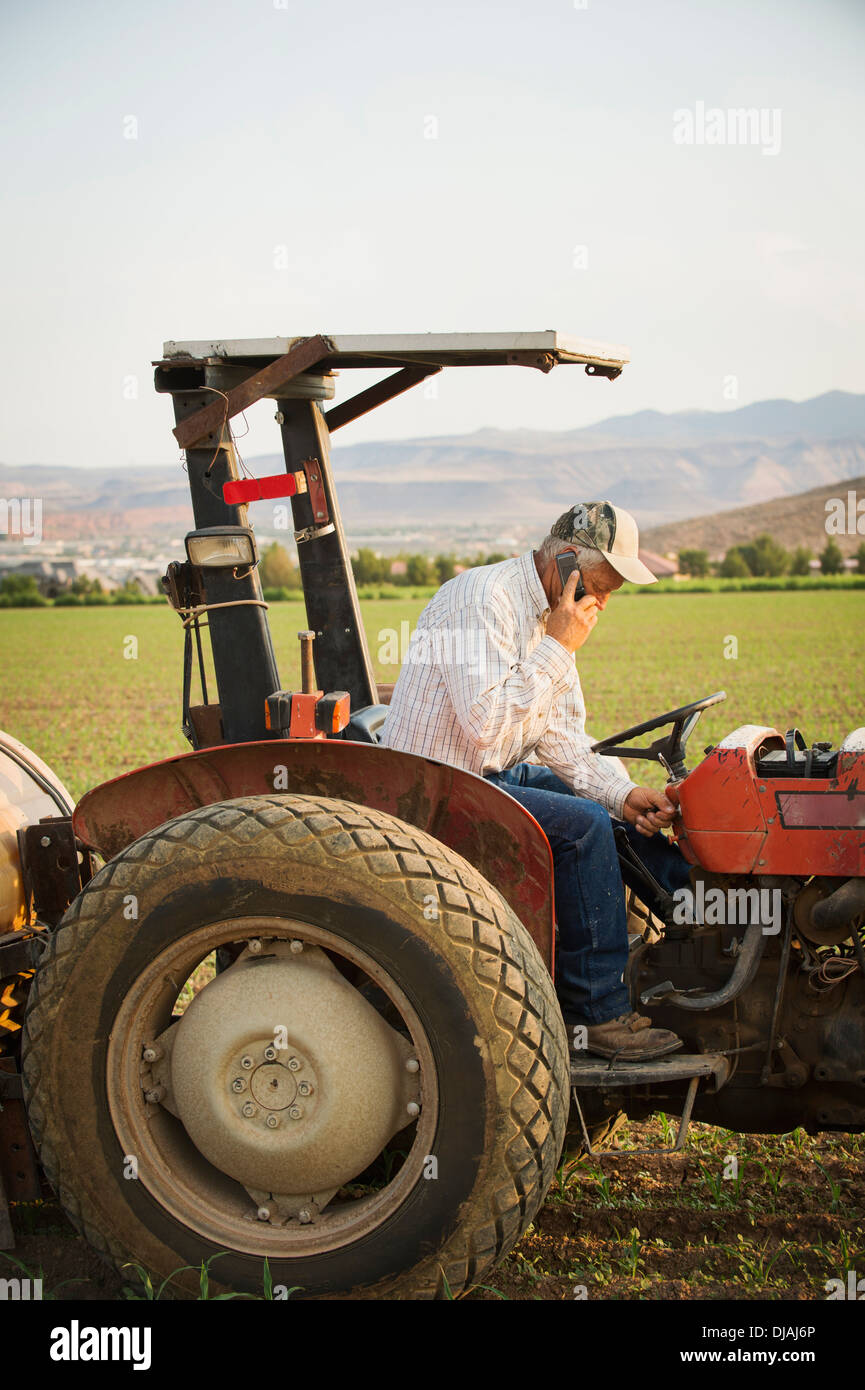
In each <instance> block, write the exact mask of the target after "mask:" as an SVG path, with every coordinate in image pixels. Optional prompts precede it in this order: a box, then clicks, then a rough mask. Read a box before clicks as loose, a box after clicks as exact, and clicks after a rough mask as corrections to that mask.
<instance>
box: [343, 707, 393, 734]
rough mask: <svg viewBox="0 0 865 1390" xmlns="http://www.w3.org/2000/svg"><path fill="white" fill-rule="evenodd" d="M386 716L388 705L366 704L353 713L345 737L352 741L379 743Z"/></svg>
mask: <svg viewBox="0 0 865 1390" xmlns="http://www.w3.org/2000/svg"><path fill="white" fill-rule="evenodd" d="M386 717H387V705H364V706H363V708H362V709H356V710H355V711H354V713H353V714H352V716H351V718H350V719H349V721H348V727H347V729H346V730H345V733H344V734H343V737H344V738H347V739H350V740H351V742H352V743H378V740H379V734H380V733H381V729H382V725H383V724H384V721H385V718H386Z"/></svg>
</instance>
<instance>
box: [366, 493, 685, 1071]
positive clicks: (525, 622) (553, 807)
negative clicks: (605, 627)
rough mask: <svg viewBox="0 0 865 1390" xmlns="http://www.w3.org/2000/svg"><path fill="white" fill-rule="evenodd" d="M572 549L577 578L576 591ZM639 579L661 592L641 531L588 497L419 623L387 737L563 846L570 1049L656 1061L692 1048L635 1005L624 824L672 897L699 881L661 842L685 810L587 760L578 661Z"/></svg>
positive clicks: (562, 930)
mask: <svg viewBox="0 0 865 1390" xmlns="http://www.w3.org/2000/svg"><path fill="white" fill-rule="evenodd" d="M565 551H573V552H574V554H575V556H576V560H577V565H578V568H577V569H575V570H574V572H573V573H571V574H570V575H569V576H568V578H567V581H566V583H565V584H564V587H563V585H562V581H561V578H560V572H559V565H558V564H557V561H556V556H557V555H559V556H561V555H562V553H563V552H565ZM626 579H627V580H630V581H631V582H632V583H636V584H652V583H654V582H655V578H654V575H653V574H652V573H651V571H650V570H649V569H647V568H646V566H645V565H644V564H643V563H642V561H641V560H640V559H639V558H638V532H637V525H636V522H635V521H634V519H633V517H632V516H631V515H630V513H628V512H626V511H623V510H622V508H621V507H614V506H613V505H612V503H610V502H587V503H585V504H578V505H576V506H574V507H571V508H570V510H569V511H567V512H565V513H564V515H563V516H560V517H559V519H558V521H557V522H556V523H555V525H554V526H553V528H552V530H551V532H550V534H549V535H548V536H547V537H546V538H545V539H544V540H543V541H542V543H541V545H540V547H539V548H538V550H537V551H531V550H529V551H527V552H526V554H524V555H520V556H519V557H517V558H516V559H511V560H504V561H503V562H502V563H501V564H497V565H485V566H481V567H479V568H476V569H469V570H465V571H464V572H463V573H462V574H459V575H457V576H456V578H454V579H451V580H449V581H448V583H446V584H444V585H442V587H441V588H440V589H439V591H438V593H437V594H436V595H435V596H434V598H433V599H431V601H430V602H429V603H428V604H427V606H426V608H425V609H424V611H423V613H422V614H421V616H420V618H419V619H418V624H417V629H416V631H415V633H414V635H413V638H412V643H411V646H410V648H409V652H408V654H407V658H406V661H405V663H404V664H403V667H402V670H401V672H400V676H399V679H398V681H397V683H396V685H395V687H394V691H393V696H392V699H391V703H390V709H389V711H388V715H387V719H386V720H385V724H384V729H383V732H382V737H381V742H382V743H383V744H384V745H386V746H387V747H389V748H398V749H401V750H402V751H404V752H407V753H416V754H420V755H422V756H424V757H427V758H435V759H437V760H438V761H439V762H445V763H452V764H454V765H456V766H458V767H462V768H466V769H468V770H469V771H470V772H476V773H480V774H481V775H482V776H484V777H487V778H488V779H489V780H490V781H491V782H494V783H495V784H496V785H497V786H499V787H501V788H502V790H503V791H506V792H507V793H508V794H509V795H510V796H512V797H514V798H515V799H516V800H517V801H519V802H520V803H521V804H522V805H523V806H525V808H526V809H527V810H528V811H529V812H530V813H531V814H532V815H533V816H534V818H535V820H536V821H538V823H539V824H540V825H541V827H542V828H543V830H544V832H545V833H546V836H547V839H548V840H549V842H550V846H551V848H552V852H553V864H554V880H555V901H556V919H557V926H558V946H557V951H556V990H557V994H558V998H559V1002H560V1004H561V1007H562V1013H563V1015H564V1019H565V1023H566V1024H567V1026H568V1032H569V1035H570V1036H571V1039H572V1046H574V1047H576V1048H580V1047H582V1048H584V1049H585V1050H587V1051H588V1052H590V1053H594V1054H597V1055H599V1056H602V1057H612V1056H618V1057H621V1058H623V1059H627V1060H630V1061H649V1060H651V1059H653V1058H656V1057H661V1056H664V1055H665V1054H666V1053H668V1052H673V1051H675V1050H676V1048H679V1047H681V1046H682V1043H681V1040H680V1039H679V1038H678V1037H677V1036H676V1034H675V1033H672V1032H669V1031H668V1030H666V1029H659V1028H653V1027H652V1026H651V1020H650V1019H648V1018H646V1017H645V1016H642V1015H640V1014H637V1013H634V1012H633V1011H632V1010H631V1007H630V1000H629V998H628V993H627V990H626V987H625V984H624V981H623V975H624V970H625V965H626V963H627V956H628V933H627V919H626V912H625V895H624V887H623V883H622V876H621V872H620V868H619V860H618V855H617V851H616V843H615V838H614V827H615V826H617V825H622V824H624V826H625V829H626V832H627V834H628V837H629V839H631V840H632V842H634V843H635V844H638V845H639V846H640V848H639V854H640V858H641V859H642V861H643V863H644V864H645V865H646V867H647V868H648V869H649V870H650V872H651V873H652V874H653V875H654V877H655V879H656V880H657V881H658V882H659V883H660V884H661V886H662V887H663V888H665V889H666V890H667V892H670V893H672V892H674V891H675V889H676V888H679V887H684V886H686V885H687V884H688V882H689V875H688V868H687V865H686V864H685V861H684V859H683V857H682V855H681V854H680V853H679V851H678V850H677V849H676V847H675V846H674V845H672V844H671V843H670V842H669V841H668V840H667V839H666V838H665V836H664V835H663V834H661V833H660V832H661V830H662V828H663V827H665V826H668V825H670V824H671V822H672V820H673V817H674V815H675V807H674V806H672V805H671V804H670V802H669V801H668V800H667V799H666V797H665V796H664V794H663V793H662V792H657V791H654V790H653V789H652V788H651V787H641V786H638V785H637V784H636V783H634V782H632V781H631V780H630V779H629V778H628V777H627V776H626V775H625V773H624V768H623V766H622V764H621V763H620V762H618V760H616V759H614V758H605V757H602V756H600V755H599V754H596V753H592V752H591V751H590V745H591V742H592V740H591V738H590V737H589V736H588V735H587V734H586V731H585V720H586V709H585V703H584V700H583V692H582V689H581V687H580V680H579V676H578V674H577V670H576V666H575V663H574V653H575V652H576V651H577V650H578V648H580V647H581V646H582V645H583V643H584V642H586V641H587V640H588V638H589V637H590V636H591V633H592V629H593V628H594V627H595V625H596V623H597V621H598V617H599V615H600V614H601V613H602V612H603V610H604V609H605V608H606V606H607V603H608V601H609V598H610V595H611V594H612V593H613V592H614V590H616V589H618V588H619V587H620V586H621V585H622V583H623V582H624V580H626ZM578 583H580V584H581V587H582V588H583V589H584V594H583V596H582V597H576V596H575V591H576V589H577V585H578Z"/></svg>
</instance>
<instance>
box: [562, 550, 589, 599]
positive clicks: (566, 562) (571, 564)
mask: <svg viewBox="0 0 865 1390" xmlns="http://www.w3.org/2000/svg"><path fill="white" fill-rule="evenodd" d="M556 568H557V569H558V571H559V579H561V581H562V588H563V589H564V587H565V585H566V584H567V582H568V580H569V579H570V577H571V575H572V574H573V572H574V570H576V571H577V574H580V567H579V565H578V564H577V557H576V555H575V554H574V552H573V551H572V550H562V551H560V552H559V554H558V555H557V556H556ZM585 594H586V586H585V584H584V583H583V576H582V575H581V574H580V577H579V579H578V581H577V587H576V589H575V590H574V603H577V602H578V601H579V600H580V599H581V598H585Z"/></svg>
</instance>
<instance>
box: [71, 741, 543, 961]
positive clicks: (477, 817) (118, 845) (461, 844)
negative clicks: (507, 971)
mask: <svg viewBox="0 0 865 1390" xmlns="http://www.w3.org/2000/svg"><path fill="white" fill-rule="evenodd" d="M274 792H277V793H279V792H293V793H295V794H298V795H301V796H328V797H336V798H339V799H341V800H344V801H353V802H355V803H356V804H357V805H359V806H369V807H370V808H371V809H373V810H376V811H387V812H389V813H390V814H391V815H394V816H399V818H400V819H401V820H404V821H407V822H408V823H409V825H414V826H417V828H418V829H419V830H425V831H426V832H427V833H428V834H430V835H432V836H434V838H435V839H437V840H440V841H441V842H442V844H445V845H448V846H449V847H450V848H451V849H453V850H455V851H456V852H457V853H458V854H461V855H462V856H463V857H464V858H465V859H467V860H468V861H469V863H470V864H472V865H474V867H475V868H476V869H477V871H478V873H480V874H482V875H483V877H484V878H485V879H487V880H488V881H489V882H490V883H491V884H492V885H493V887H494V888H496V889H498V891H499V892H500V893H501V895H502V897H503V898H504V899H505V901H506V902H507V903H508V904H509V905H510V906H511V908H512V909H513V911H514V912H515V913H516V915H517V916H518V917H519V919H520V921H521V922H522V924H523V926H524V927H525V928H526V930H527V931H528V932H529V935H530V936H531V937H532V940H533V941H534V943H535V945H536V946H537V948H538V950H539V952H540V954H541V958H542V959H543V960H544V961H545V963H546V964H547V966H548V968H549V969H550V972H551V973H552V970H553V954H554V928H553V923H554V917H553V911H554V908H553V857H552V851H551V849H550V845H549V841H548V840H547V837H546V835H545V834H544V832H543V830H542V829H541V827H540V826H539V825H538V823H537V821H536V820H535V819H534V817H533V816H531V815H530V814H529V812H528V811H526V810H525V808H524V807H523V806H521V805H520V804H519V802H518V801H515V800H514V798H513V797H511V796H508V794H507V792H503V791H501V789H500V788H498V787H496V786H493V784H492V783H491V782H487V781H485V780H484V778H483V777H478V776H476V775H475V774H474V773H473V772H465V771H463V770H462V769H461V768H457V767H450V766H449V765H448V764H446V763H439V762H433V761H432V760H431V759H429V758H420V757H417V756H415V755H414V754H413V753H400V752H397V750H396V749H393V748H382V747H380V746H378V745H375V744H365V743H349V742H348V741H342V740H337V739H333V740H325V741H315V742H313V741H310V742H303V741H299V740H288V739H286V740H273V739H264V740H260V741H256V742H253V743H234V744H221V745H218V746H216V747H213V748H203V749H199V750H198V751H196V752H191V753H182V754H179V755H178V756H176V757H173V758H165V759H163V760H162V761H160V762H156V763H150V764H148V765H147V766H146V767H141V768H137V769H136V770H135V771H134V772H127V773H124V774H123V775H122V776H121V777H114V778H112V779H111V780H110V781H108V782H103V783H101V785H100V786H98V787H94V788H93V789H92V790H91V791H89V792H86V793H85V795H84V796H83V797H82V798H81V800H80V801H79V803H78V805H77V806H76V808H75V812H74V814H73V817H72V824H73V828H74V830H75V833H76V835H77V836H78V838H79V839H80V840H81V841H82V842H83V843H84V844H85V845H87V846H88V847H89V848H90V849H93V850H96V851H97V852H98V853H99V854H101V855H102V857H103V858H104V859H106V860H107V859H111V858H113V857H114V856H115V855H116V854H119V853H120V852H121V850H123V849H125V848H126V847H127V845H130V844H131V843H132V841H133V840H137V839H138V837H139V836H140V835H144V834H145V833H146V832H147V831H149V830H154V829H155V828H156V827H157V826H159V825H163V824H164V823H165V822H166V821H169V820H172V819H173V818H174V817H175V816H182V815H184V814H186V813H187V812H189V811H192V810H195V808H196V807H198V806H209V805H212V804H213V803H214V802H216V801H230V800H232V799H233V798H234V797H240V796H263V795H271V794H273V793H274Z"/></svg>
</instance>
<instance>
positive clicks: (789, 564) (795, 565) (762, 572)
mask: <svg viewBox="0 0 865 1390" xmlns="http://www.w3.org/2000/svg"><path fill="white" fill-rule="evenodd" d="M812 558H813V556H812V552H811V551H810V550H809V549H808V548H807V547H806V546H804V545H797V547H796V549H795V550H792V551H790V550H785V549H784V547H783V545H780V544H779V543H778V541H776V540H774V539H773V537H772V536H770V535H767V534H765V533H764V534H763V535H762V536H757V537H756V539H755V540H753V541H748V542H747V543H746V544H745V545H734V546H731V547H730V549H729V550H728V551H727V553H726V555H725V556H724V558H723V560H722V561H721V562H720V564H718V565H712V564H711V563H710V561H709V555H708V552H707V551H705V550H680V551H679V569H680V571H681V572H682V574H688V575H691V576H692V577H693V578H694V579H703V578H705V576H706V575H708V574H711V573H715V574H717V575H719V576H720V578H721V579H747V578H750V577H755V578H756V577H763V576H766V577H769V578H777V577H778V576H780V575H783V574H810V573H811V560H812ZM817 558H818V560H819V561H820V569H821V571H822V573H823V574H841V573H842V572H843V570H844V554H843V552H842V550H841V547H840V546H839V545H838V542H837V541H836V540H834V539H833V538H832V537H831V536H830V538H829V540H828V541H827V543H826V547H825V549H824V550H821V552H820V554H819V555H818V556H817ZM854 558H855V560H856V562H857V567H858V571H859V573H860V574H865V541H863V543H862V545H860V547H859V549H858V550H857V551H856V555H855V557H854Z"/></svg>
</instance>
